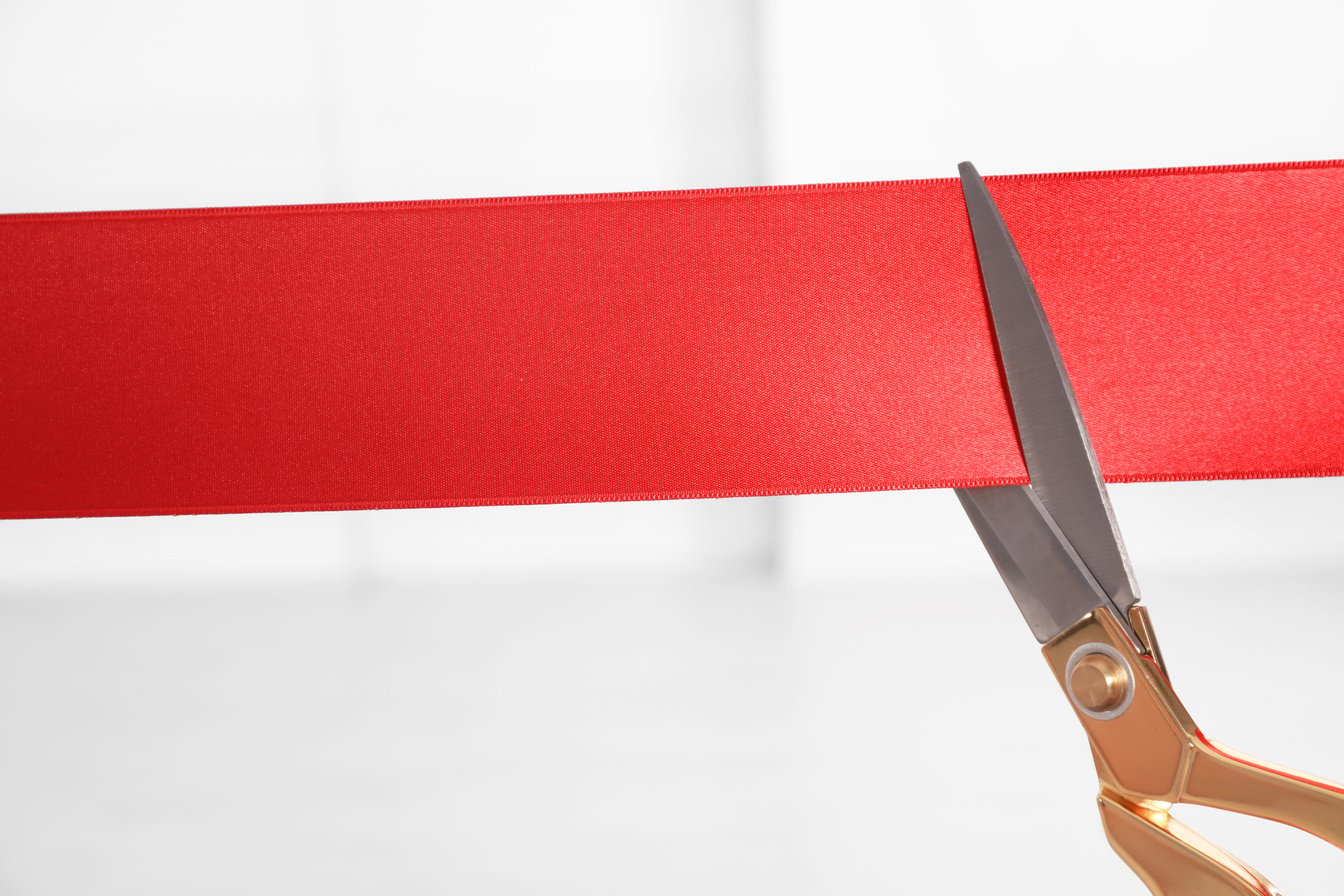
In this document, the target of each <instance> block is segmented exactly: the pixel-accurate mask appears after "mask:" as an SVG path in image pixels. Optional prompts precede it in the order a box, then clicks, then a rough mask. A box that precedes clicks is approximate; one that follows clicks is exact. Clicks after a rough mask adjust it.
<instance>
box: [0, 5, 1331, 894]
mask: <svg viewBox="0 0 1344 896" xmlns="http://www.w3.org/2000/svg"><path fill="white" fill-rule="evenodd" d="M1342 25H1344V8H1341V7H1340V6H1339V5H1338V4H1336V3H1333V2H1318V3H1313V2H1304V0H1290V2H1279V3H1276V4H1273V5H1272V6H1270V7H1264V6H1262V5H1259V4H1255V5H1252V4H1236V3H1214V2H1204V3H1189V4H1171V3H1155V2H1137V3H1130V4H1126V5H1123V6H1119V7H1117V6H1114V5H1109V6H1092V5H1087V4H1077V3H1064V2H1060V3H1034V4H1006V3H991V2H982V3H981V2H962V3H958V4H943V5H939V4H932V3H930V4H919V5H910V4H890V3H887V4H871V5H869V4H856V3H830V4H824V5H823V4H816V5H809V4H805V3H801V2H762V3H760V4H754V3H749V2H736V3H733V2H721V3H712V2H703V0H702V2H672V0H663V2H647V3H630V2H615V0H612V2H604V3H585V4H578V5H570V4H558V3H543V2H536V3H513V4H503V3H501V4H485V3H475V4H469V3H456V2H453V3H447V2H440V3H432V2H420V3H416V2H382V3H378V4H373V3H367V4H360V3H321V2H316V0H312V2H303V0H269V2H255V0H253V2H242V0H234V2H228V3H223V2H209V3H181V2H166V0H165V2H157V3H156V2H133V0H132V2H121V3H115V4H111V3H97V2H93V0H69V2H59V0H58V2H51V0H41V2H39V0H0V170H3V171H4V176H3V178H0V211H55V210H72V209H98V208H134V207H161V206H190V205H232V204H252V203H256V204H262V203H264V204H276V203H295V202H325V201H348V200H383V199H421V198H432V197H453V196H479V195H500V194H523V193H543V192H544V193H556V192H583V191H603V190H638V189H661V188H678V187H702V186H725V185H741V184H751V183H789V182H810V181H849V180H866V179H899V178H908V177H927V176H948V175H951V174H953V173H954V170H955V164H956V162H958V161H960V160H961V159H963V158H971V159H974V160H975V161H976V162H977V164H978V165H979V166H980V169H981V170H982V171H983V172H985V173H1009V172H1019V171H1023V172H1025V171H1051V170H1071V169H1091V168H1123V167H1141V166H1168V165H1185V164H1212V163H1225V162H1249V161H1279V160H1294V159H1316V158H1329V157H1336V156H1339V155H1341V149H1340V147H1341V143H1342V142H1344V116H1340V115H1339V114H1338V108H1339V106H1340V96H1341V89H1342V88H1344V57H1341V55H1340V53H1339V36H1340V34H1341V26H1342ZM1172 348H1173V351H1177V350H1179V346H1175V345H1173V347H1172ZM1085 410H1086V409H1084V411H1085ZM1113 498H1114V501H1115V504H1116V506H1117V512H1118V514H1119V516H1120V520H1121V523H1122V525H1123V526H1124V529H1125V532H1126V535H1127V537H1128V540H1129V546H1130V550H1131V553H1132V555H1133V557H1134V560H1135V563H1136V566H1137V570H1138V573H1139V577H1140V582H1141V584H1142V585H1143V586H1144V588H1145V592H1146V595H1147V598H1148V600H1149V603H1150V605H1151V606H1152V607H1153V609H1154V612H1155V614H1156V618H1157V622H1158V623H1159V626H1160V628H1159V630H1160V632H1161V633H1162V634H1163V636H1164V637H1163V641H1164V646H1165V647H1166V650H1167V653H1168V659H1169V662H1170V664H1171V666H1172V672H1173V675H1174V676H1175V681H1176V684H1177V685H1178V687H1179V688H1180V689H1181V690H1182V692H1183V693H1184V694H1185V696H1186V701H1187V703H1188V704H1189V705H1190V707H1191V708H1192V710H1193V711H1194V713H1195V715H1196V717H1197V718H1199V719H1200V720H1201V723H1202V725H1203V726H1204V728H1205V730H1206V731H1207V732H1208V733H1209V735H1210V736H1212V737H1214V738H1217V739H1220V740H1224V741H1226V742H1228V743H1231V744H1233V745H1235V746H1237V747H1239V748H1241V749H1245V750H1248V751H1251V752H1253V753H1260V754H1263V755H1265V756H1266V757H1268V758H1272V759H1275V760H1278V761H1280V762H1283V763H1287V764H1290V765H1298V766H1301V767H1304V768H1308V769H1310V770H1313V771H1315V772H1317V773H1320V774H1324V775H1327V776H1331V777H1334V778H1336V779H1344V749H1341V744H1344V718H1342V716H1341V701H1340V696H1339V693H1340V689H1339V685H1338V681H1339V675H1338V672H1337V667H1336V660H1337V658H1338V656H1339V654H1340V650H1339V637H1338V634H1337V633H1338V631H1339V630H1340V628H1341V626H1344V601H1342V600H1341V598H1344V594H1342V593H1341V592H1342V591H1344V587H1342V586H1341V584H1340V578H1341V574H1342V573H1344V533H1342V532H1341V526H1340V525H1339V522H1338V518H1339V512H1338V506H1339V503H1340V500H1341V498H1344V489H1342V488H1341V484H1340V482H1339V481H1311V480H1302V481H1278V482H1240V483H1218V484H1161V485H1143V486H1121V487H1116V488H1115V489H1113ZM1094 789H1095V776H1094V775H1093V772H1092V770H1091V768H1090V759H1089V757H1088V753H1087V748H1086V745H1085V742H1084V741H1083V738H1082V735H1081V733H1080V732H1079V731H1078V730H1077V726H1076V723H1074V722H1073V720H1072V718H1071V714H1070V712H1069V710H1068V709H1067V707H1066V705H1065V704H1064V702H1063V700H1062V698H1061V697H1060V696H1059V695H1058V693H1057V691H1056V689H1055V686H1054V685H1053V683H1052V682H1051V681H1050V677H1049V674H1048V672H1047V670H1046V668H1045V666H1044V664H1043V663H1042V662H1041V661H1040V659H1039V657H1038V655H1037V653H1036V647H1035V643H1034V641H1033V640H1032V638H1031V636H1030V635H1029V633H1028V632H1027V630H1026V628H1025V626H1023V625H1022V624H1021V622H1020V621H1019V619H1018V617H1017V614H1016V610H1015V608H1014V607H1013V605H1012V603H1011V601H1010V599H1009V598H1008V597H1007V594H1006V592H1005V591H1004V590H1003V588H1002V585H1001V584H1000V583H999V581H998V580H997V578H996V576H995V574H994V572H993V569H992V568H991V567H990V565H989V562H988V560H987V559H986V558H985V556H984V554H983V551H982V549H981V548H980V546H979V544H978V542H976V541H975V539H974V535H973V533H972V531H971V529H970V526H969V524H968V523H967V522H966V521H965V520H964V518H962V516H961V512H960V509H959V507H958V506H957V504H956V502H955V500H954V499H953V497H952V495H951V494H950V493H947V492H941V491H939V492H922V493H915V492H906V493H892V494H870V495H848V496H843V495H842V496H817V497H804V498H791V499H759V500H730V501H698V502H669V503H651V504H625V505H591V506H569V507H536V508H485V509H456V510H443V511H391V512H370V513H327V514H298V515H288V516H271V515H256V516H236V517H179V518H159V519H120V520H76V521H29V522H5V523H0V893H3V894H22V896H27V894H84V893H103V894H137V896H144V894H160V893H161V894H180V893H209V894H214V893H219V894H225V893H229V894H233V893H239V892H245V893H323V894H356V893H358V894H364V893H378V894H385V893H430V892H433V893H447V892H452V893H487V894H513V893H534V892H545V893H584V894H591V893H654V894H658V893H668V894H672V893H677V894H681V893H686V892H699V893H723V894H728V893H733V894H741V893H770V894H832V893H834V894H867V893H892V892H917V891H920V890H922V889H926V888H930V889H931V888H934V887H937V888H938V890H939V891H943V892H955V893H982V892H987V891H993V892H1033V893H1041V894H1047V893H1057V894H1074V893H1078V892H1081V891H1086V892H1088V893H1090V894H1096V896H1103V894H1137V893H1140V892H1142V886H1141V885H1140V884H1139V883H1138V882H1137V880H1136V879H1135V878H1133V877H1132V876H1131V875H1130V874H1129V872H1128V871H1126V870H1125V868H1124V867H1123V866H1122V865H1121V863H1120V862H1119V860H1118V859H1116V858H1115V857H1114V856H1113V855H1111V853H1110V851H1109V849H1108V847H1107V846H1106V845H1105V842H1104V840H1103V837H1102V835H1101V832H1100V828H1099V824H1098V822H1097V820H1096V817H1095V808H1094V804H1093V801H1092V795H1093V791H1094ZM1184 817H1185V818H1186V819H1187V820H1190V821H1192V822H1193V823H1194V824H1195V825H1196V826H1197V827H1199V828H1200V830H1202V831H1203V832H1204V833H1206V834H1207V835H1209V836H1211V837H1212V838H1214V839H1216V840H1218V841H1220V842H1222V843H1224V844H1225V845H1227V846H1229V847H1230V848H1232V849H1233V850H1234V851H1236V852H1238V853H1240V854H1242V855H1243V857H1245V858H1246V859H1248V860H1249V861H1251V862H1252V863H1253V864H1256V865H1258V866H1259V867H1260V868H1261V870H1263V871H1265V872H1266V873H1267V874H1269V876H1270V877H1271V878H1273V879H1274V880H1276V882H1278V883H1279V885H1280V886H1281V887H1283V888H1284V889H1285V890H1286V891H1289V892H1298V893H1335V892H1338V891H1339V889H1340V885H1341V883H1344V856H1341V854H1339V853H1337V852H1335V851H1334V850H1332V849H1331V848H1330V847H1328V846H1326V845H1324V844H1322V843H1320V842H1319V841H1315V840H1313V839H1311V838H1309V837H1307V836H1305V835H1302V834H1299V833H1298V832H1295V831H1289V830H1285V829H1279V828H1277V827H1274V826H1271V825H1268V824H1264V823H1259V822H1242V821H1240V820H1237V819H1231V820H1228V819H1225V818H1224V817H1222V816H1219V815H1217V814H1215V813H1209V812H1200V811H1188V812H1186V813H1185V815H1184Z"/></svg>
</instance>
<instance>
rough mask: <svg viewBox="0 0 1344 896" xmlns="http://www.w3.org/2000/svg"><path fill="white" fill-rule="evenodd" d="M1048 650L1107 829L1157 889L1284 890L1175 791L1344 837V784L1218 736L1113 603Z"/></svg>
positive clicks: (1262, 894)
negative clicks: (1178, 807) (1219, 837)
mask: <svg viewBox="0 0 1344 896" xmlns="http://www.w3.org/2000/svg"><path fill="white" fill-rule="evenodd" d="M1130 612H1131V616H1134V617H1137V618H1134V619H1132V620H1131V622H1132V623H1133V630H1134V631H1138V632H1149V633H1151V631H1152V622H1151V620H1150V619H1148V618H1147V614H1146V611H1145V610H1143V609H1142V608H1141V607H1135V608H1133V609H1132V610H1131V611H1130ZM1043 652H1044V654H1045V657H1046V660H1047V661H1048V662H1049V663H1050V666H1051V669H1052V670H1053V671H1054V673H1055V676H1056V678H1057V679H1058V680H1059V683H1060V686H1061V687H1063V688H1064V692H1065V694H1066V695H1067V696H1068V697H1069V700H1070V702H1071V703H1072V705H1073V707H1074V710H1075V712H1076V713H1077V714H1078V719H1079V721H1080V722H1081V723H1082V725H1083V728H1084V730H1085V731H1086V732H1087V736H1088V739H1089V740H1090V741H1091V744H1092V754H1093V757H1094V758H1095V760H1096V765H1097V777H1098V779H1099V781H1100V783H1101V796H1100V798H1099V802H1100V807H1101V816H1102V823H1103V825H1104V826H1105V828H1106V834H1107V837H1108V839H1109V840H1110V842H1111V845H1112V847H1113V848H1114V849H1115V851H1116V852H1117V853H1118V854H1119V855H1120V857H1121V858H1123V859H1124V860H1125V862H1126V863H1127V864H1128V865H1129V866H1130V867H1131V868H1132V869H1133V870H1134V871H1135V873H1136V874H1138V876H1139V877H1140V878H1141V879H1142V880H1143V881H1144V883H1145V884H1147V885H1148V887H1149V889H1150V890H1152V891H1153V893H1154V894H1156V896H1184V894H1192V896H1193V894H1197V893H1198V894H1210V896H1213V894H1227V896H1273V894H1277V893H1278V891H1277V890H1275V889H1274V887H1273V885H1272V884H1270V883H1269V882H1268V881H1267V880H1265V879H1264V878H1263V877H1261V876H1260V875H1259V874H1258V873H1256V872H1255V871H1254V870H1253V869H1251V868H1250V867H1249V866H1247V865H1244V864H1242V863H1241V862H1240V861H1239V860H1237V859H1235V858H1233V857H1232V856H1230V855H1228V854H1227V853H1225V852H1223V851H1222V850H1220V849H1218V848H1217V847H1215V846H1213V845H1212V844H1210V843H1208V841H1206V840H1204V839H1203V838H1201V837H1199V836H1198V835H1197V834H1195V833H1194V832H1193V831H1191V830H1190V829H1189V828H1187V827H1185V826H1184V825H1182V824H1180V823H1179V822H1178V821H1176V820H1175V819H1174V818H1172V817H1171V816H1170V814H1169V810H1170V809H1171V807H1172V806H1173V805H1175V804H1177V803H1189V804H1195V805H1202V806H1209V807H1212V808H1215V809H1224V810H1227V811H1231V812H1237V813H1240V814H1243V815H1254V816H1257V817H1260V818H1266V819H1269V820H1270V821H1277V822H1281V823H1283V824H1287V825H1291V826H1293V827H1296V828H1299V829H1301V830H1304V831H1307V832H1308V833H1311V834H1315V835H1316V836H1318V837H1320V838H1321V839H1322V840H1325V841H1326V842H1328V843H1331V844H1333V845H1334V846H1336V847H1339V848H1340V849H1344V787H1340V786H1339V785H1337V784H1332V783H1330V782H1328V781H1324V780H1321V779H1319V778H1313V777H1311V776H1309V775H1303V774H1300V773H1297V772H1290V771H1288V770H1286V769H1281V768H1277V767H1274V766H1271V765H1268V764H1266V763H1263V762H1260V761H1258V760H1254V759H1249V758H1248V757H1245V756H1241V755H1239V754H1236V753H1233V752H1232V751H1230V750H1228V749H1226V748H1224V747H1222V746H1219V745H1216V744H1214V743H1213V742H1211V741H1210V740H1209V739H1208V738H1206V737H1205V736H1204V734H1203V733H1202V732H1201V731H1200V730H1199V727H1198V726H1197V725H1195V723H1194V720H1193V719H1191V717H1190V714H1189V713H1188V712H1187V711H1186V709H1185V706H1184V705H1183V704H1182V703H1181V701H1180V698H1179V697H1177V696H1176V693H1175V692H1174V691H1173V690H1172V688H1171V684H1170V683H1169V682H1168V681H1167V677H1166V675H1165V674H1163V671H1162V669H1161V667H1160V666H1159V665H1158V663H1157V662H1156V661H1154V660H1153V658H1152V657H1151V656H1150V655H1146V653H1145V651H1144V650H1143V649H1142V647H1141V645H1136V644H1135V643H1134V642H1133V641H1132V640H1131V639H1130V637H1129V635H1128V634H1127V631H1126V628H1125V627H1124V626H1122V625H1121V623H1120V622H1119V620H1118V619H1116V618H1115V616H1114V614H1113V613H1112V612H1111V611H1110V610H1109V609H1106V608H1098V609H1097V610H1094V611H1093V612H1092V613H1089V614H1088V615H1087V616H1085V617H1084V618H1083V619H1082V620H1080V621H1079V622H1077V623H1076V624H1075V625H1073V626H1072V627H1071V628H1069V629H1068V630H1067V631H1065V632H1064V633H1062V634H1061V635H1060V636H1059V637H1057V638H1055V639H1054V640H1052V641H1050V642H1049V643H1048V644H1046V645H1045V647H1044V648H1043ZM1201 887H1203V889H1201Z"/></svg>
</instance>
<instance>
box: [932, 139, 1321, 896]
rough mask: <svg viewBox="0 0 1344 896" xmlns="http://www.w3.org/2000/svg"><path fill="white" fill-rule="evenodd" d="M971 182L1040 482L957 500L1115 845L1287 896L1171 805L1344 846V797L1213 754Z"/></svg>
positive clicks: (991, 213)
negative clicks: (1160, 640) (1065, 711)
mask: <svg viewBox="0 0 1344 896" xmlns="http://www.w3.org/2000/svg"><path fill="white" fill-rule="evenodd" d="M960 172H961V188H962V194H963V195H964V197H965V200H966V209H967V212H968V214H969V216H970V220H971V230H972V233H973V234H974V237H975V248H976V254H977V256H978V257H979V261H980V273H981V277H982V279H983V281H984V286H985V292H986V293H987V295H988V297H989V306H990V316H991V317H992V319H993V323H994V334H995V338H996V341H997V343H998V347H999V355H1000V359H1001V360H1002V363H1003V370H1004V374H1005V377H1006V379H1007V382H1008V392H1009V396H1010V399H1011V403H1012V409H1013V416H1014V418H1015V420H1016V422H1017V434H1018V439H1019V441H1020V442H1021V445H1022V453H1023V455H1024V456H1025V459H1026V466H1027V473H1028V476H1029V477H1030V480H1031V484H1030V485H1023V486H1002V487H995V488H975V489H957V497H958V498H960V499H961V503H962V506H963V507H965V509H966V513H967V514H968V515H969V516H970V518H971V522H972V524H973V525H974V526H975V530H976V532H977V533H978V534H979V535H980V539H981V541H983V542H984V544H985V548H986V549H987V550H988V551H989V555H990V557H991V558H992V559H993V561H994V565H995V566H996V567H997V568H998V570H999V574H1000V575H1001V576H1002V577H1003V580H1004V583H1005V584H1007V586H1008V591H1009V592H1010V593H1011V594H1012V596H1013V599H1014V600H1015V601H1017V605H1018V608H1019V609H1020V610H1021V611H1022V615H1023V616H1024V617H1026V620H1027V625H1029V626H1030V627H1031V630H1032V633H1033V634H1035V635H1036V638H1037V640H1038V641H1040V642H1041V643H1042V644H1043V645H1044V647H1043V653H1044V654H1045V659H1046V662H1048V663H1049V664H1050V668H1051V670H1052V671H1053V672H1054V673H1055V678H1056V679H1057V680H1058V681H1059V684H1060V687H1061V688H1063V690H1064V694H1065V696H1066V697H1067V698H1068V700H1069V703H1070V705H1071V706H1072V707H1073V710H1074V712H1075V713H1077V715H1078V721H1079V722H1081V723H1082V725H1083V730H1084V731H1086V732H1087V737H1088V740H1089V741H1090V742H1091V746H1092V755H1093V758H1094V759H1095V760H1096V766H1097V777H1098V778H1099V780H1100V782H1101V793H1100V795H1099V797H1098V804H1099V805H1100V808H1101V822H1102V826H1103V827H1104V829H1105V831H1106V837H1107V839H1108V840H1109V841H1110V843H1111V846H1112V847H1113V848H1114V849H1115V851H1116V852H1117V853H1118V854H1119V855H1120V857H1121V858H1122V859H1124V860H1125V863H1126V864H1128V865H1129V867H1130V868H1131V869H1133V870H1134V872H1135V873H1136V874H1137V875H1138V876H1139V877H1140V878H1141V879H1142V880H1143V882H1144V883H1145V884H1147V886H1148V888H1149V889H1150V890H1152V892H1153V893H1155V894H1157V896H1234V894H1235V896H1274V894H1278V893H1279V891H1278V890H1277V889H1275V888H1274V885H1273V884H1271V883H1270V882H1269V881H1268V880H1266V879H1265V878H1264V877H1262V876H1261V875H1260V874H1259V873H1257V872H1256V871H1255V870H1253V869H1252V868H1251V867H1249V866H1248V865H1245V864H1243V863H1242V862H1241V861H1239V860H1238V859H1236V858H1234V857H1232V856H1231V855H1229V854H1227V853H1226V852H1224V851H1222V850H1221V849H1219V848H1218V847H1216V846H1214V845H1213V844H1212V843H1209V842H1208V841H1207V840H1204V839H1203V838H1202V837H1200V836H1199V835H1198V834H1196V833H1194V832H1193V831H1191V830H1190V829H1189V828H1187V827H1185V826H1184V825H1182V824H1181V823H1180V822H1178V821H1176V819H1174V818H1172V816H1171V808H1172V806H1173V805H1175V804H1176V803H1191V804H1195V805H1201V806H1211V807H1213V808H1215V809H1226V810H1228V811H1231V812H1239V813H1242V814H1244V815H1254V816H1258V817H1260V818H1267V819H1270V820H1272V821H1278V822H1282V823H1283V824H1287V825H1291V826H1293V827H1296V828H1300V829H1301V830H1304V831H1307V832H1308V833H1311V834H1315V835H1316V836H1318V837H1320V838H1321V839H1323V840H1325V841H1327V842H1329V843H1332V844H1334V845H1335V846H1337V847H1339V848H1341V849H1344V787H1341V786H1340V785H1338V784H1331V783H1329V782H1327V781H1323V780H1320V779H1318V778H1313V777H1311V776H1309V775H1303V774H1299V773H1298V772H1293V771H1288V770H1287V769H1283V768H1278V767H1275V766H1272V765H1269V764H1267V763H1264V762H1261V761H1259V760H1255V759H1250V758H1248V757H1246V756H1242V755H1238V754H1237V753H1234V752H1232V751H1231V750H1229V749H1227V748H1226V747H1223V746H1221V745H1219V744H1216V743H1214V742H1213V741H1211V740H1209V739H1208V738H1206V737H1205V736H1204V734H1203V733H1202V732H1201V731H1200V730H1199V727H1198V726H1197V725H1196V724H1195V723H1194V721H1193V720H1192V719H1191V717H1190V714H1189V713H1188V712H1186V709H1185V707H1184V706H1183V705H1182V704H1181V701H1180V699H1179V698H1178V697H1177V696H1176V693H1175V691H1173V690H1172V687H1171V683H1170V681H1169V680H1168V678H1167V673H1166V667H1165V665H1164V663H1163V660H1162V655H1161V653H1160V651H1159V649H1158V646H1157V639H1156V638H1155V636H1154V634H1153V627H1152V622H1151V621H1150V620H1149V616H1148V612H1147V609H1146V608H1144V607H1142V606H1140V605H1139V590H1138V587H1137V586H1136V584H1135V581H1134V573H1133V570H1132V569H1131V568H1130V563H1129V557H1128V555H1127V554H1126V552H1125V547H1124V543H1123V542H1122V541H1121V538H1120V529H1119V527H1118V526H1117V525H1116V522H1115V515H1114V513H1113V512H1112V511H1111V505H1110V500H1109V499H1108V498H1107V496H1106V486H1105V483H1104V482H1103V481H1102V477H1101V470H1100V468H1099V467H1098V465H1097V458H1096V455H1095V454H1094V453H1093V451H1092V444H1091V441H1090V440H1089V438H1088V435H1087V428H1086V426H1084V424H1083V416H1082V413H1081V412H1080V411H1079V409H1078V402H1077V399H1075V397H1074V394H1073V388H1072V387H1071V386H1070V384H1069V377H1068V374H1067V373H1066V372H1065V369H1064V363H1063V361H1062V360H1061V358H1060V354H1059V348H1058V347H1057V346H1056V345H1055V339H1054V336H1053V334H1052V333H1051V331H1050V324H1049V322H1048V321H1047V320H1046V317H1045V311H1044V310H1043V309H1042V307H1041V303H1040V299H1039V298H1038V297H1037V295H1036V289H1035V287H1034V286H1033V285H1032V282H1031V278H1030V276H1029V275H1028V274H1027V269H1026V267H1025V265H1023V263H1022V258H1021V256H1020V255H1019V254H1018V251H1017V247H1016V245H1015V244H1014V243H1013V238H1012V236H1011V234H1009V232H1008V228H1007V226H1006V225H1005V224H1004V221H1003V218H1002V216H1001V215H1000V214H999V210H998V208H997V207H996V206H995V204H994V200H993V199H992V198H991V197H990V195H989V191H988V190H987V189H986V188H985V184H984V181H982V180H981V179H980V175H979V174H977V173H976V170H975V168H974V166H972V165H971V164H970V163H969V162H966V163H963V164H962V165H961V166H960Z"/></svg>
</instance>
